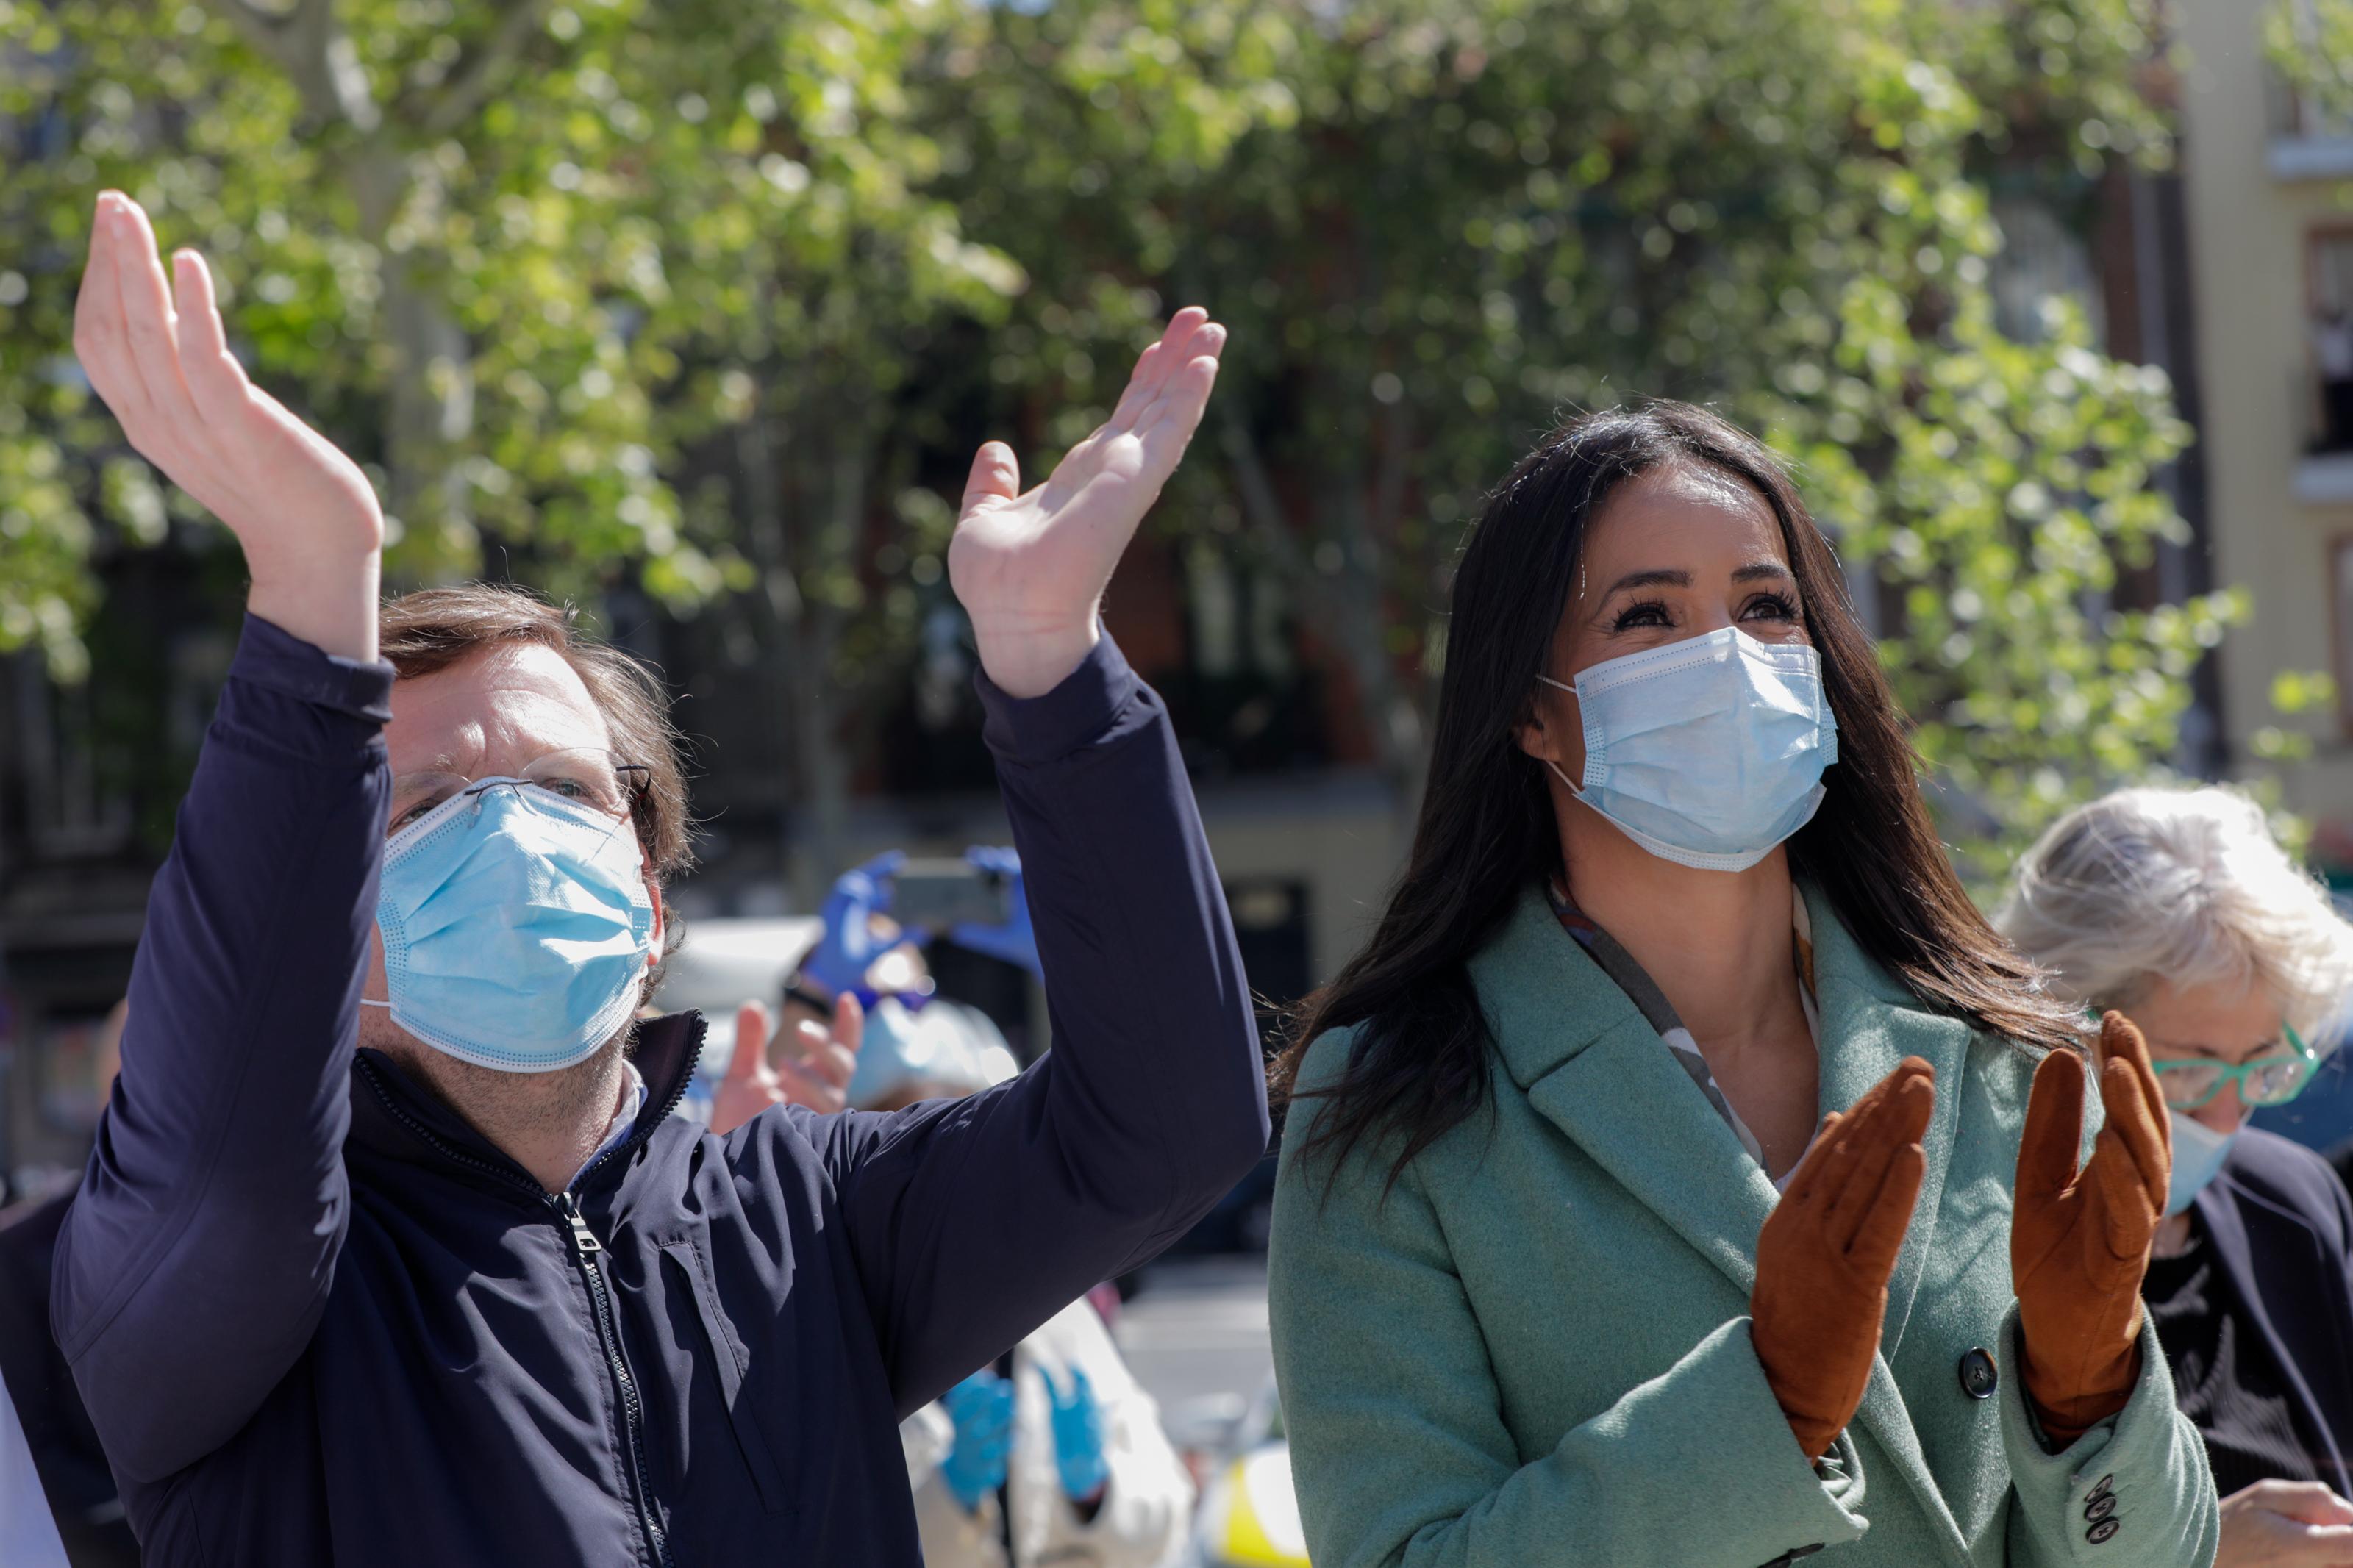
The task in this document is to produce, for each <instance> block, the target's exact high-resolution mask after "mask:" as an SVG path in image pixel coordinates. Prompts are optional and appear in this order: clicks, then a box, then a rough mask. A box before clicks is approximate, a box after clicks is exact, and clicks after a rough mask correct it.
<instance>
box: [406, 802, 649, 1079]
mask: <svg viewBox="0 0 2353 1568" xmlns="http://www.w3.org/2000/svg"><path fill="white" fill-rule="evenodd" d="M376 926H377V929H378V930H379V931H381V932H382V934H383V937H384V945H385V981H386V984H387V989H388V992H389V1005H390V1008H391V1012H392V1017H393V1021H394V1022H395V1023H396V1024H398V1025H399V1026H401V1027H402V1028H404V1029H406V1030H407V1031H408V1032H409V1033H410V1034H412V1035H415V1036H416V1037H417V1038H419V1039H421V1040H423V1041H425V1042H426V1043H427V1045H430V1046H432V1047H435V1048H437V1049H438V1050H441V1051H444V1052H447V1053H448V1054H449V1055H450V1056H453V1057H457V1058H459V1059H461V1060H464V1061H470V1062H473V1063H475V1064H476V1065H478V1066H481V1067H489V1068H500V1069H502V1070H506V1071H512V1072H548V1071H553V1070H554V1069H555V1068H563V1067H568V1066H570V1065H572V1064H573V1063H574V1062H576V1061H579V1060H581V1059H582V1058H586V1056H588V1055H589V1054H591V1053H592V1052H594V1051H595V1050H596V1047H599V1046H601V1045H602V1044H604V1042H605V1041H606V1040H607V1039H609V1038H611V1037H613V1035H614V1034H616V1033H617V1032H618V1031H619V1029H620V1028H621V1027H622V1026H624V1025H625V1024H626V1023H627V1022H628V1017H629V1015H630V1013H631V1011H632V1010H633V1008H634V1006H635V1004H636V1000H637V989H638V981H639V979H640V978H641V977H642V975H643V973H644V970H645V959H646V953H647V951H648V948H649V942H650V940H651V933H652V930H653V902H652V899H651V897H650V896H649V893H648V892H647V890H646V886H645V879H644V870H643V859H642V857H641V855H640V853H639V851H638V844H637V839H636V837H635V836H634V835H633V834H632V833H631V831H630V829H629V826H628V823H627V822H626V821H619V822H617V821H615V820H614V819H612V818H610V817H607V816H603V815H602V814H600V813H598V812H596V811H593V810H590V809H588V808H586V807H584V806H580V805H574V804H573V803H571V802H568V801H566V800H564V799H563V798H561V797H559V796H556V795H553V794H551V793H549V792H547V791H544V790H541V789H538V788H535V787H532V786H526V785H519V784H510V783H507V782H505V781H498V782H495V783H492V784H491V785H490V787H482V786H479V785H478V786H477V787H476V788H475V789H473V790H470V791H468V792H467V793H466V794H464V795H459V796H456V797H454V798H453V799H450V800H448V801H445V802H443V803H442V804H441V805H438V806H437V807H435V808H434V810H433V811H432V812H431V813H429V814H428V815H427V816H424V817H422V818H420V819H419V820H417V822H415V823H413V824H411V825H410V826H407V827H405V828H403V829H402V830H401V831H400V832H399V833H397V834H396V835H394V836H393V837H392V838H391V840H390V841H388V842H387V843H386V845H385V867H384V877H383V883H382V889H381V892H380V894H379V898H378V901H377V907H376Z"/></svg>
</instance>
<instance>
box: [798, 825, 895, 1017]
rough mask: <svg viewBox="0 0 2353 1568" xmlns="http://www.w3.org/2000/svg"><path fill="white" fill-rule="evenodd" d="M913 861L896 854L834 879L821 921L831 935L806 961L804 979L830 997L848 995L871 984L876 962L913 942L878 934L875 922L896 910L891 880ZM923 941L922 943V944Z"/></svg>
mask: <svg viewBox="0 0 2353 1568" xmlns="http://www.w3.org/2000/svg"><path fill="white" fill-rule="evenodd" d="M906 863H907V857H906V856H905V855H904V854H902V853H901V852H900V851H899V850H896V849H893V850H891V851H890V852H889V853H887V854H882V855H877V856H876V857H875V858H873V859H871V860H869V861H868V862H866V864H864V865H863V866H860V867H858V868H855V869H853V870H849V871H844V872H843V873H842V874H841V875H840V876H839V877H838V878H836V879H834V884H833V891H832V892H830V893H828V894H827V895H826V900H825V907H824V908H823V909H822V910H818V918H819V919H821V920H822V921H824V922H825V931H824V932H823V933H822V934H821V935H819V936H818V941H817V945H816V946H815V947H813V948H811V949H810V950H809V952H808V955H807V957H805V958H803V959H802V960H801V963H800V971H799V973H800V978H801V979H802V980H804V981H807V982H808V983H809V984H813V985H815V986H817V987H818V989H819V990H821V991H822V992H824V993H825V994H827V995H829V996H836V997H839V996H846V995H849V994H850V993H851V992H854V991H856V990H858V989H859V987H860V986H861V985H863V984H865V983H866V972H867V970H869V969H870V968H871V967H872V966H873V963H874V961H875V960H876V959H878V958H880V957H881V956H882V954H883V953H885V952H889V951H890V950H891V949H892V948H893V947H896V946H898V945H899V943H901V942H905V941H907V940H909V939H910V937H911V935H913V933H910V932H905V931H900V930H899V929H898V928H897V927H895V926H892V927H890V928H889V929H888V930H887V931H885V932H883V933H879V934H878V933H877V932H876V931H875V929H874V917H875V916H877V915H881V914H887V913H889V912H890V909H891V879H892V877H893V876H895V875H897V874H898V870H899V868H900V867H902V866H903V865H905V864H906ZM917 940H920V939H917Z"/></svg>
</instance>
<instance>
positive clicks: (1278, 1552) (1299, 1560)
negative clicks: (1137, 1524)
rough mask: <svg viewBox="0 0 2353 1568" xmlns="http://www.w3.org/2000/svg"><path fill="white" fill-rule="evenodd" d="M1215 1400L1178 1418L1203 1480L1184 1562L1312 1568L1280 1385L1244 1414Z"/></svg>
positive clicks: (1179, 1438) (1197, 1566)
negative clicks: (1294, 1481) (1220, 1406)
mask: <svg viewBox="0 0 2353 1568" xmlns="http://www.w3.org/2000/svg"><path fill="white" fill-rule="evenodd" d="M1230 1397H1232V1396H1229V1398H1230ZM1214 1405H1215V1402H1214V1401H1205V1402H1201V1403H1200V1404H1198V1405H1195V1406H1193V1407H1190V1408H1187V1409H1185V1410H1180V1411H1179V1412H1177V1414H1176V1418H1175V1419H1174V1420H1173V1421H1172V1422H1171V1423H1170V1425H1171V1426H1172V1427H1174V1428H1175V1433H1174V1436H1175V1440H1176V1445H1177V1447H1179V1448H1180V1449H1183V1450H1184V1451H1185V1456H1186V1458H1187V1462H1188V1463H1191V1464H1193V1465H1195V1466H1196V1467H1198V1468H1197V1473H1198V1474H1199V1475H1200V1476H1201V1478H1202V1480H1201V1506H1200V1509H1199V1510H1198V1512H1196V1513H1195V1514H1194V1516H1193V1539H1192V1541H1191V1542H1190V1543H1189V1544H1188V1545H1187V1548H1186V1552H1185V1555H1184V1556H1183V1557H1182V1558H1180V1559H1179V1562H1180V1563H1182V1564H1183V1568H1308V1563H1307V1538H1306V1535H1305V1533H1304V1532H1303V1531H1302V1530H1301V1529H1300V1527H1299V1496H1298V1494H1297V1493H1296V1492H1295V1491H1293V1489H1292V1485H1291V1444H1290V1441H1289V1439H1288V1438H1287V1437H1286V1436H1284V1434H1283V1430H1282V1398H1281V1396H1279V1395H1278V1394H1276V1393H1275V1389H1274V1384H1273V1383H1272V1382H1269V1383H1268V1384H1267V1385H1266V1387H1265V1388H1264V1389H1263V1390H1261V1392H1260V1394H1259V1396H1258V1397H1257V1398H1256V1399H1254V1400H1252V1401H1250V1404H1249V1405H1248V1406H1247V1407H1245V1408H1244V1410H1243V1411H1242V1413H1241V1415H1240V1417H1239V1418H1236V1417H1235V1416H1234V1415H1233V1414H1232V1413H1231V1412H1230V1411H1220V1410H1217V1409H1215V1408H1213V1406H1214Z"/></svg>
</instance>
